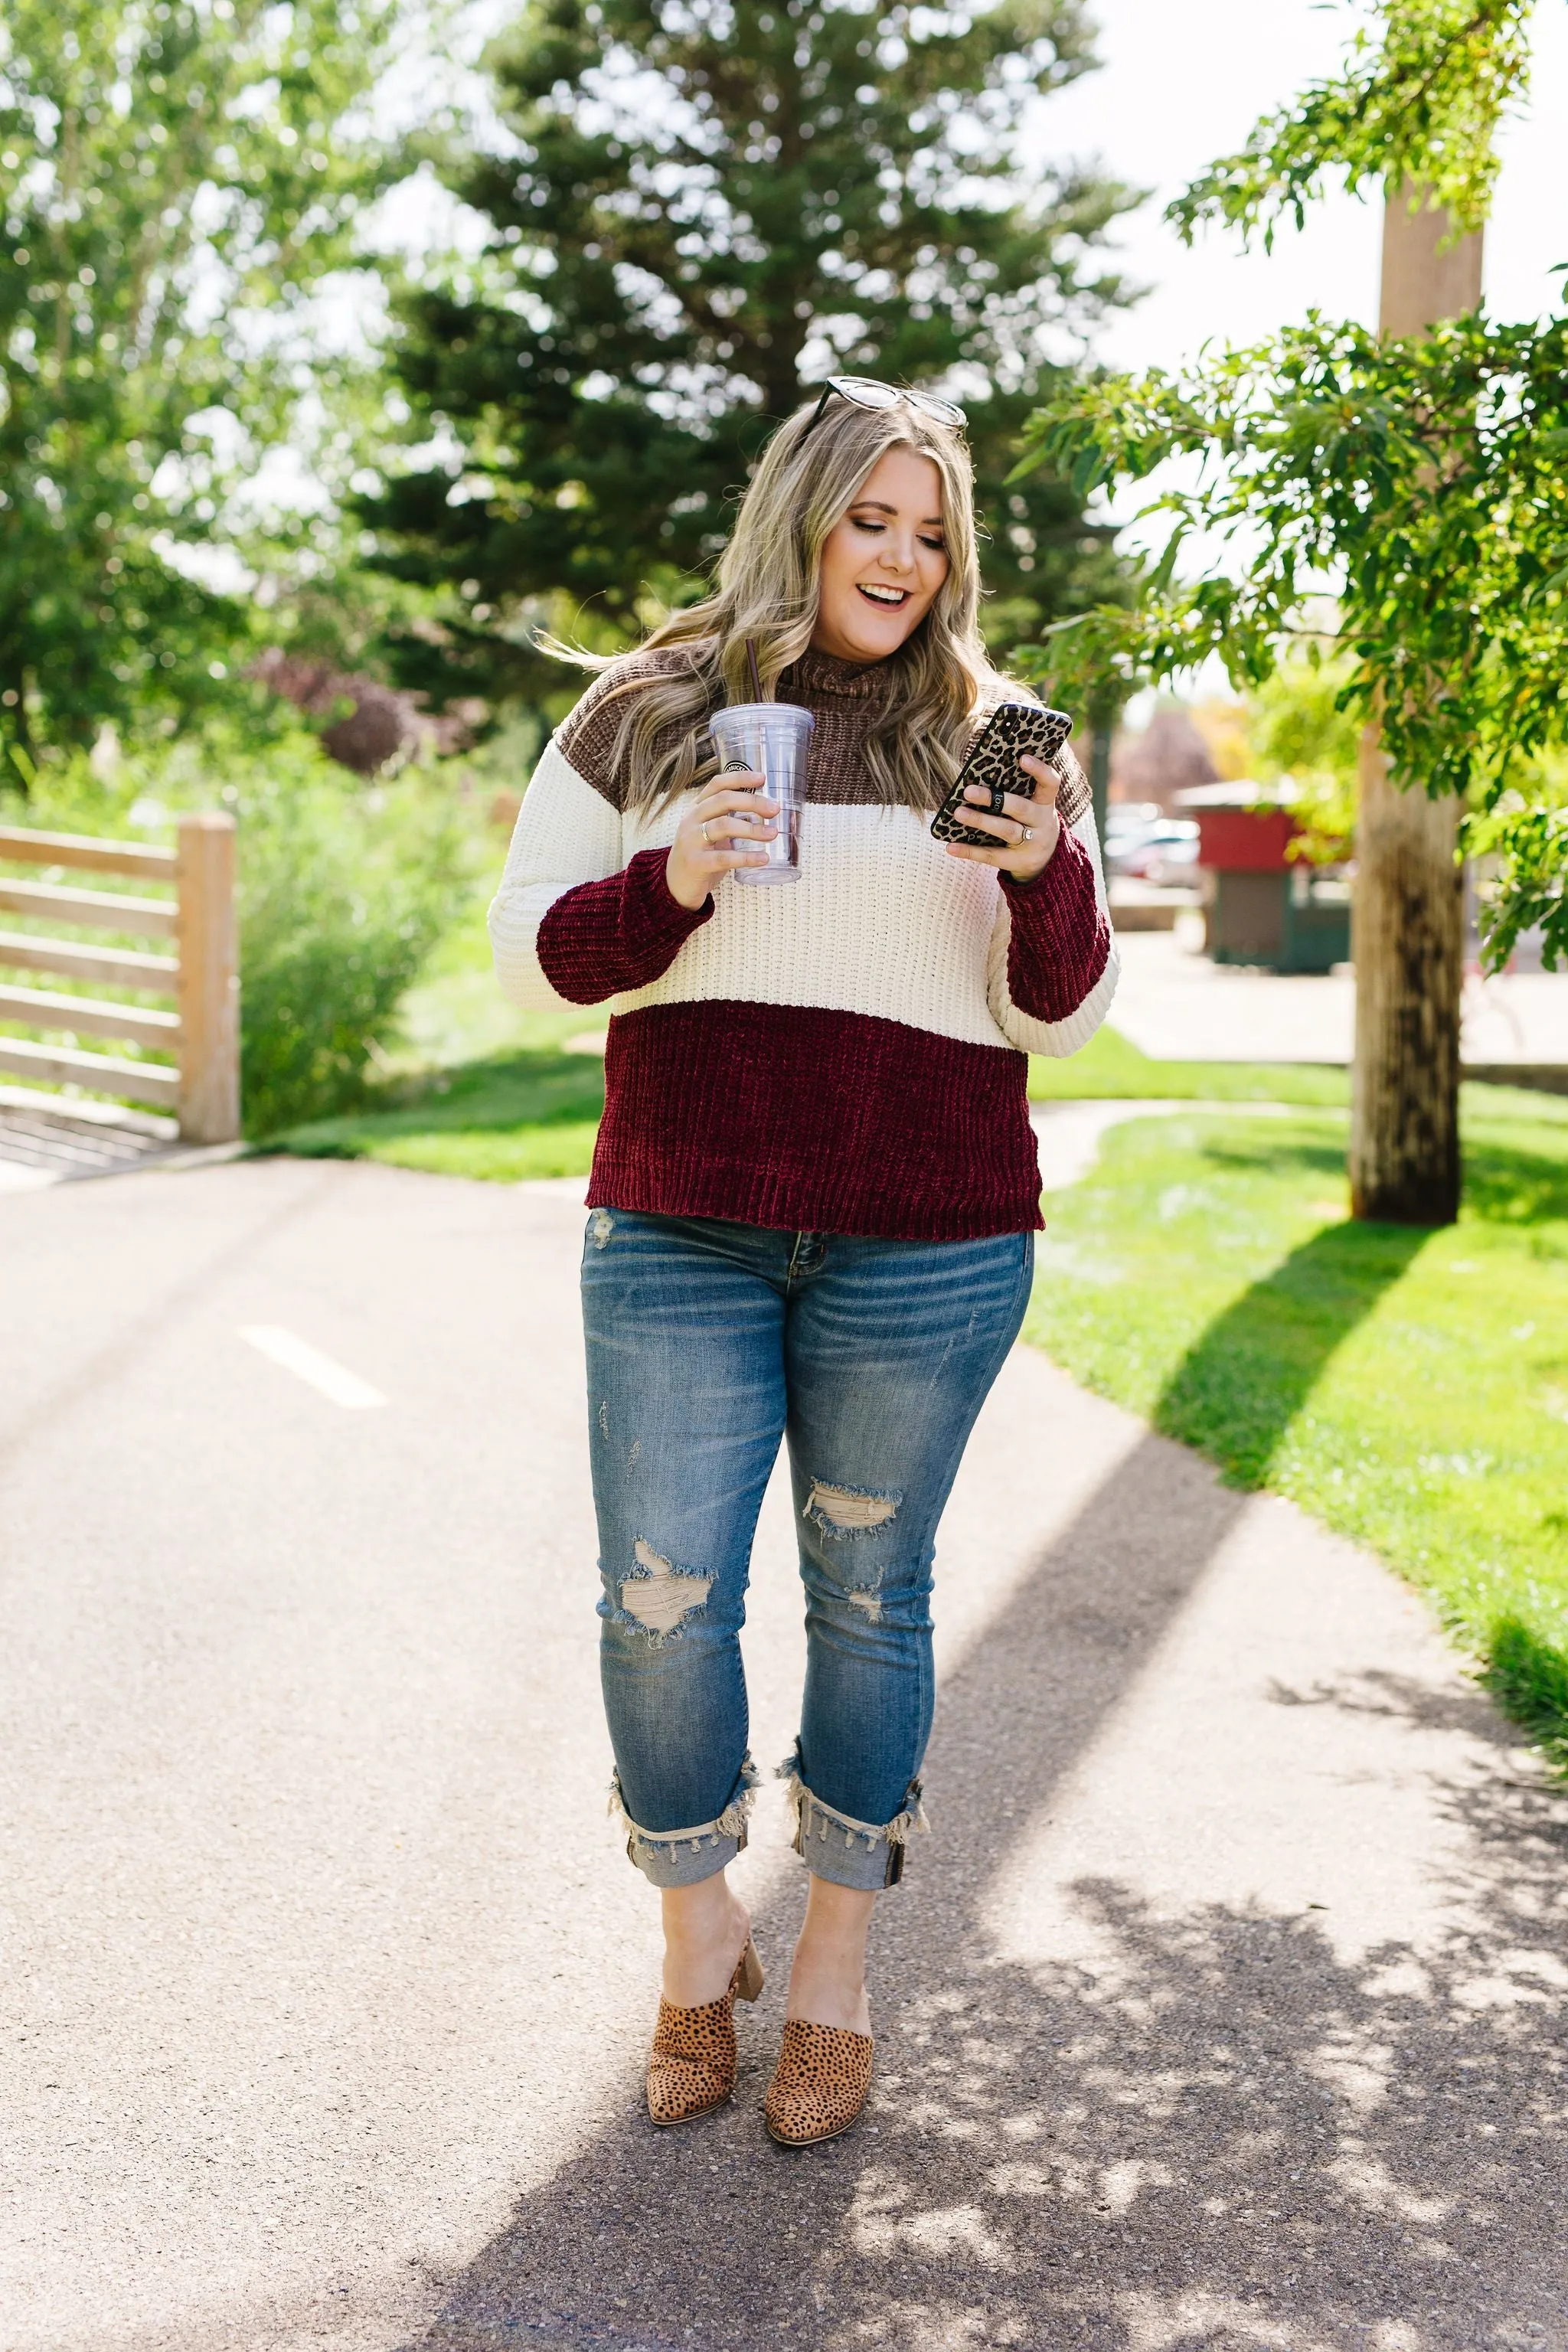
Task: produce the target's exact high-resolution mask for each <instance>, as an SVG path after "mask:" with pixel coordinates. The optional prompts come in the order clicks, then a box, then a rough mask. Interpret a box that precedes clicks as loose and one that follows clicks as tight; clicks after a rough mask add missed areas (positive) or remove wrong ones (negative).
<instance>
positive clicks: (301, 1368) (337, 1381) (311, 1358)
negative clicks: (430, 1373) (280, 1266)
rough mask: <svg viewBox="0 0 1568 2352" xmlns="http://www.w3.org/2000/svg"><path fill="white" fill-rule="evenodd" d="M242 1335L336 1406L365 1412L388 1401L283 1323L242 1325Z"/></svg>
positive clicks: (367, 1382) (253, 1345) (367, 1383)
mask: <svg viewBox="0 0 1568 2352" xmlns="http://www.w3.org/2000/svg"><path fill="white" fill-rule="evenodd" d="M239 1336H240V1338H241V1339H248V1340H249V1342H250V1344H251V1346H252V1347H253V1348H258V1349H260V1351H261V1353H262V1354H263V1355H264V1356H268V1357H270V1358H271V1360H272V1361H273V1362H274V1363H275V1364H281V1365H282V1367H283V1369H284V1370H285V1371H286V1372H292V1373H293V1374H294V1375H295V1377H296V1378H297V1379H299V1380H301V1381H305V1382H306V1383H307V1384H308V1385H309V1386H310V1388H313V1389H320V1391H321V1394H322V1395H323V1396H324V1397H331V1401H332V1402H333V1403H334V1404H341V1405H346V1406H347V1407H348V1408H349V1410H350V1411H351V1412H363V1411H364V1409H365V1408H366V1407H367V1406H369V1405H373V1404H384V1403H385V1402H386V1399H385V1398H384V1396H383V1395H382V1393H381V1391H380V1390H379V1389H373V1388H372V1386H371V1384H370V1382H369V1381H362V1380H361V1378H360V1376H359V1374H358V1373H357V1372H351V1371H350V1370H348V1368H347V1367H346V1365H343V1364H340V1363H337V1362H335V1361H334V1360H333V1359H332V1358H331V1356H324V1355H323V1354H322V1353H321V1349H320V1348H312V1347H311V1345H310V1341H309V1339H300V1337H299V1335H298V1333H296V1332H293V1331H286V1330H284V1328H283V1327H282V1325H281V1324H280V1323H245V1324H242V1325H241V1326H240V1332H239Z"/></svg>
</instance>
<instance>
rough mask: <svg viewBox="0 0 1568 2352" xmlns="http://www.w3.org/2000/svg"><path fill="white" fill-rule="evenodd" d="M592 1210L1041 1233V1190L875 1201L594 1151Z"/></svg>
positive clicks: (781, 1223) (882, 1231)
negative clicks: (1006, 1198)
mask: <svg viewBox="0 0 1568 2352" xmlns="http://www.w3.org/2000/svg"><path fill="white" fill-rule="evenodd" d="M584 1207H586V1208H589V1209H626V1210H627V1211H629V1212H631V1213H634V1214H636V1215H638V1216H644V1217H716V1218H720V1219H721V1220H722V1221H723V1222H724V1223H726V1224H732V1225H757V1226H760V1227H762V1228H763V1231H764V1232H772V1233H808V1234H845V1235H847V1236H853V1237H855V1238H857V1239H860V1240H867V1241H897V1242H978V1241H990V1240H992V1239H994V1237H995V1236H996V1235H998V1234H1026V1233H1042V1232H1043V1231H1044V1230H1045V1222H1046V1221H1045V1219H1044V1218H1043V1217H1042V1216H1041V1214H1040V1205H1039V1193H1038V1191H1036V1192H1035V1193H1034V1195H1033V1197H1032V1198H1031V1199H1030V1200H1028V1202H1024V1201H1023V1200H1021V1199H1020V1200H1016V1201H1013V1202H997V1201H988V1202H984V1204H982V1203H980V1202H973V1203H970V1204H966V1203H964V1202H951V1201H943V1202H913V1201H908V1202H898V1203H896V1204H894V1203H890V1202H882V1201H879V1202H870V1201H868V1200H865V1199H863V1198H862V1199H857V1198H856V1197H855V1196H854V1195H852V1194H850V1195H844V1194H837V1195H836V1194H834V1193H832V1192H825V1191H820V1190H816V1189H814V1188H812V1187H810V1186H809V1185H805V1184H800V1185H792V1184H773V1185H767V1184H763V1185H761V1186H759V1184H758V1181H757V1175H756V1171H755V1170H754V1169H736V1170H735V1171H733V1173H732V1174H731V1173H730V1172H729V1171H709V1172H706V1173H705V1174H704V1175H703V1177H702V1178H701V1179H700V1180H698V1179H687V1180H685V1181H682V1180H681V1179H680V1178H679V1176H677V1175H676V1174H675V1173H674V1172H673V1171H670V1170H668V1168H666V1169H660V1170H659V1171H658V1172H657V1174H656V1173H654V1172H652V1171H649V1170H647V1169H646V1168H638V1167H637V1165H636V1163H635V1162H633V1161H631V1160H618V1159H615V1158H612V1157H610V1156H609V1155H607V1154H600V1153H598V1152H595V1155H594V1172H593V1174H592V1176H591V1177H590V1178H589V1181H588V1192H587V1196H586V1199H585V1201H584Z"/></svg>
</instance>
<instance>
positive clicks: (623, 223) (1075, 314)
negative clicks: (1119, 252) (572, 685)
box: [364, 0, 1130, 696]
mask: <svg viewBox="0 0 1568 2352" xmlns="http://www.w3.org/2000/svg"><path fill="white" fill-rule="evenodd" d="M1092 62H1093V59H1092V57H1091V54H1090V48H1089V30H1088V26H1087V23H1086V20H1085V16H1084V14H1083V11H1082V8H1081V5H1080V0H1000V5H996V6H994V7H992V8H989V9H983V10H980V11H978V12H976V13H974V14H973V15H970V14H965V15H963V16H958V15H953V14H942V13H938V12H936V11H933V10H928V9H923V8H918V7H913V6H910V5H904V0H869V5H843V0H590V4H589V5H584V0H533V5H531V6H529V7H528V8H527V10H526V11H525V13H524V14H523V15H522V16H521V18H520V20H519V23H518V25H517V26H516V28H515V30H514V31H513V32H512V33H511V34H510V36H509V37H508V38H507V39H506V40H505V41H504V42H503V43H502V44H501V45H500V47H499V48H498V50H497V52H496V53H495V56H494V58H493V60H492V67H493V74H494V84H495V95H496V101H497V105H498V109H499V111H500V118H501V120H502V121H503V123H504V125H505V128H506V131H507V132H508V134H509V138H510V143H509V144H508V146H507V149H506V152H503V153H496V152H476V151H475V150H474V149H473V148H472V147H470V148H469V149H468V150H467V151H466V152H459V153H456V154H454V155H452V156H450V157H448V158H447V161H446V163H445V164H444V166H443V168H444V171H445V174H446V177H447V184H449V186H450V187H451V188H452V189H453V191H454V192H455V193H456V194H458V196H459V197H461V198H462V200H463V201H464V203H466V204H467V205H471V206H472V207H474V208H475V209H476V210H477V211H478V212H479V213H480V214H481V215H483V216H484V218H485V220H486V221H487V223H488V224H489V235H488V237H487V239H486V243H485V249H484V251H483V253H482V255H481V256H480V257H479V259H478V260H477V262H475V263H474V265H473V266H472V267H471V268H469V269H468V271H467V273H466V275H465V276H464V277H463V278H462V279H461V280H460V281H459V282H454V281H451V280H448V281H447V282H444V283H442V284H439V285H432V286H428V287H425V288H422V289H416V290H414V291H413V292H412V293H411V294H410V296H409V298H408V299H407V300H406V302H405V306H404V333H403V339H402V341H401V343H400V344H399V345H398V347H397V349H396V352H395V366H396V369H397V373H398V375H399V377H400V379H401V382H402V383H403V385H404V386H405V389H406V391H407V393H408V394H409V396H410V398H411V401H412V404H413V406H414V408H415V411H416V419H417V430H418V431H419V432H420V433H421V434H422V435H423V434H427V433H428V432H429V430H430V428H431V426H432V425H436V424H444V425H446V426H447V428H448V429H449V431H450V433H451V434H452V435H453V436H455V437H456V441H457V444H458V447H459V449H460V460H458V461H456V462H454V463H453V464H452V465H451V466H447V465H446V464H443V463H435V464H427V465H426V466H425V467H423V468H422V469H421V470H417V471H411V472H408V473H405V475H403V476H402V477H401V478H397V479H394V480H392V481H391V482H390V483H389V484H388V485H387V487H386V489H385V492H384V495H383V496H381V497H380V498H378V499H374V500H372V501H370V502H369V503H368V504H367V506H366V508H365V509H364V512H365V514H366V517H367V520H370V521H371V522H372V523H373V524H374V527H375V529H376V530H377V531H378V532H379V533H380V534H381V539H382V548H383V554H382V558H381V560H382V562H384V563H385V564H386V565H387V566H388V567H389V568H390V569H391V570H392V571H393V572H395V575H396V576H398V577H399V578H401V579H403V580H405V581H407V582H411V583H420V584H422V585H425V586H428V587H436V588H439V587H442V586H444V585H445V586H447V587H449V590H450V592H451V593H450V595H449V600H448V602H447V606H446V609H445V614H444V618H445V627H444V630H443V631H442V632H441V635H440V641H439V642H432V641H431V634H430V633H426V635H423V636H417V637H415V636H410V637H406V638H405V640H404V641H403V643H402V645H401V647H400V649H399V660H400V667H401V669H402V673H403V675H404V677H405V678H406V679H407V680H408V682H410V683H413V684H417V685H419V686H421V687H425V688H431V689H433V690H435V691H436V692H437V693H442V692H445V693H451V692H458V691H467V692H472V691H473V690H474V688H475V686H476V685H478V686H479V687H480V688H482V689H483V690H485V691H488V692H490V693H492V694H502V693H509V692H510V693H521V694H523V695H524V696H532V695H535V694H537V693H540V692H547V691H549V690H550V688H552V686H555V685H556V684H558V678H559V673H558V672H554V671H552V670H551V669H548V668H545V667H542V665H541V664H540V662H539V658H538V656H535V655H534V654H533V653H532V652H531V648H530V646H529V645H528V643H527V641H526V629H525V628H524V627H523V626H521V625H520V621H521V620H522V619H524V618H526V614H527V610H528V606H529V600H531V599H540V598H546V597H549V596H550V595H552V593H558V592H564V593H565V594H566V595H567V596H568V597H569V598H570V599H571V600H572V601H573V603H574V604H575V605H576V606H577V607H578V608H579V611H580V612H583V611H584V608H585V612H586V615H587V616H588V618H589V619H590V622H591V621H592V618H593V617H594V616H597V617H598V618H599V619H600V620H601V621H602V622H603V623H604V624H605V625H607V626H608V628H609V629H610V630H611V631H612V632H613V631H625V630H628V629H631V628H632V627H634V626H635V625H636V623H637V617H638V615H639V613H640V612H642V611H644V610H645V609H646V607H647V600H648V598H649V596H650V593H651V595H652V596H653V597H654V598H656V599H658V598H662V599H666V600H669V599H679V598H680V597H681V596H682V595H684V594H686V593H689V592H690V588H691V584H692V583H693V582H694V581H695V580H696V579H697V578H698V577H699V576H700V575H701V574H702V573H703V572H705V570H706V568H707V567H708V565H709V563H710V561H711V558H712V556H713V555H714V553H715V552H716V551H717V549H718V548H719V546H720V545H721V541H722V538H723V535H724V532H725V529H726V523H727V518H728V515H729V512H730V511H731V505H732V501H733V499H734V497H735V495H736V493H737V491H738V489H739V488H740V486H741V485H742V483H743V481H744V478H745V472H746V467H747V464H748V461H749V460H750V458H751V457H752V456H753V455H754V453H755V451H756V449H757V448H758V447H759V446H760V445H761V443H762V441H763V438H764V437H765V436H766V434H767V432H768V430H769V428H770V425H772V424H773V423H774V422H776V420H777V419H778V418H780V417H781V416H783V415H785V414H786V413H787V412H788V411H789V410H790V409H791V408H793V407H794V406H795V404H796V402H797V401H798V400H799V399H800V398H801V397H802V394H803V391H804V390H805V389H806V388H807V386H808V384H809V382H810V381H812V380H815V379H816V378H817V377H820V376H821V375H823V374H826V373H829V372H835V373H837V372H851V373H868V374H875V375H879V376H881V377H883V378H887V379H890V380H893V381H895V382H919V383H952V385H953V386H954V387H955V388H956V389H957V391H958V393H959V396H961V397H962V398H963V400H964V402H965V404H966V406H967V407H968V409H969V414H970V419H971V438H972V442H973V447H974V450H975V454H976V458H977V463H978V469H979V475H980V481H981V489H982V499H983V503H984V509H985V511H986V515H987V520H988V523H989V528H990V530H991V534H992V544H991V548H990V550H989V554H988V563H987V568H988V573H989V578H990V582H991V584H992V587H993V589H994V592H995V598H996V601H995V604H994V609H993V626H994V628H995V630H996V632H997V634H998V635H999V636H1000V637H1001V638H1002V640H1003V641H1004V642H1009V641H1013V640H1016V639H1017V638H1020V637H1024V636H1028V635H1033V634H1034V633H1035V632H1036V631H1037V628H1038V627H1039V625H1040V624H1041V622H1042V621H1043V620H1044V619H1046V618H1047V617H1049V616H1051V615H1054V614H1057V613H1058V612H1060V611H1062V610H1063V609H1065V608H1066V606H1067V605H1068V604H1069V603H1070V602H1071V601H1072V600H1073V599H1074V598H1076V597H1079V596H1081V594H1082V593H1084V589H1085V585H1086V583H1094V584H1095V585H1096V586H1097V587H1098V588H1100V589H1102V590H1109V589H1110V585H1111V583H1113V581H1114V579H1115V577H1116V566H1115V564H1114V563H1113V562H1112V561H1111V560H1110V558H1109V557H1108V556H1107V555H1106V553H1105V549H1104V541H1105V537H1106V535H1105V534H1103V533H1099V534H1097V532H1096V531H1095V530H1093V529H1092V528H1091V527H1090V526H1089V525H1088V524H1086V522H1085V520H1084V517H1083V514H1082V511H1081V507H1080V504H1079V500H1078V499H1076V498H1075V497H1074V496H1073V495H1072V494H1071V493H1070V492H1068V490H1067V489H1065V488H1063V486H1062V485H1061V484H1060V483H1058V482H1056V481H1053V480H1050V479H1048V478H1046V477H1045V476H1042V475H1036V476H1034V477H1031V478H1030V479H1029V480H1028V481H1027V482H1026V483H1023V484H1019V485H1015V486H1013V487H1012V488H1007V487H1006V486H1005V474H1006V472H1007V469H1008V467H1009V465H1010V463H1011V458H1012V454H1013V451H1014V448H1015V446H1016V436H1017V433H1018V431H1019V429H1020V427H1021V425H1022V424H1023V421H1024V419H1025V417H1026V415H1027V414H1028V413H1029V411H1030V409H1031V407H1032V406H1033V405H1034V404H1035V402H1036V401H1037V399H1038V397H1039V395H1040V393H1041V390H1042V388H1043V387H1045V386H1046V385H1047V384H1049V383H1051V382H1053V381H1055V380H1056V377H1057V375H1058V373H1060V366H1059V362H1060V361H1061V360H1062V359H1063V358H1064V357H1065V356H1067V355H1068V353H1069V352H1070V351H1071V350H1072V349H1073V348H1074V347H1075V344H1076V342H1077V340H1078V339H1079V338H1080V337H1081V336H1082V335H1084V334H1085V333H1087V332H1088V331H1089V329H1090V328H1091V327H1092V325H1093V323H1094V321H1095V320H1096V319H1097V318H1098V317H1100V315H1101V314H1102V313H1103V311H1104V310H1105V308H1106V306H1107V305H1108V304H1110V303H1112V302H1115V301H1117V300H1119V299H1122V294H1121V288H1120V285H1119V282H1118V281H1117V279H1116V278H1115V277H1114V276H1113V275H1112V274H1111V273H1110V271H1109V270H1108V269H1107V268H1105V266H1104V263H1103V259H1102V257H1100V256H1099V255H1097V252H1096V246H1097V242H1098V241H1099V240H1100V237H1101V235H1102V232H1103V231H1104V229H1105V227H1106V226H1107V224H1108V223H1109V222H1110V220H1111V218H1112V217H1113V216H1114V215H1115V214H1116V213H1117V212H1118V210H1119V209H1121V207H1122V206H1123V205H1125V204H1127V203H1128V202H1129V201H1130V199H1129V197H1128V195H1127V194H1126V192H1125V191H1123V190H1122V189H1121V188H1120V187H1117V186H1115V185H1113V184H1110V183H1109V182H1106V181H1104V180H1100V179H1095V178H1092V177H1090V176H1088V175H1086V174H1083V173H1078V172H1075V171H1073V170H1071V169H1068V168H1067V167H1064V166H1058V165H1056V164H1053V163H1040V162H1039V161H1038V152H1039V140H1040V135H1041V134H1040V130H1039V127H1038V124H1037V120H1036V110H1037V106H1038V102H1039V100H1040V99H1041V98H1042V97H1043V96H1048V95H1049V93H1050V92H1052V91H1053V90H1057V89H1061V88H1063V87H1064V86H1065V85H1066V84H1067V83H1068V82H1070V81H1072V80H1073V79H1076V78H1077V77H1078V76H1079V75H1080V74H1082V73H1084V72H1086V71H1088V70H1089V68H1090V66H1091V65H1092Z"/></svg>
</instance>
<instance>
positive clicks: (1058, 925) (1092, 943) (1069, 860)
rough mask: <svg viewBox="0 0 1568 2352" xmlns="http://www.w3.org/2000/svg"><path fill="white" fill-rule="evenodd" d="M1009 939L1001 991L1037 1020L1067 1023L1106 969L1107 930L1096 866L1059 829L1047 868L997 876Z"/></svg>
mask: <svg viewBox="0 0 1568 2352" xmlns="http://www.w3.org/2000/svg"><path fill="white" fill-rule="evenodd" d="M1002 887H1003V889H1004V891H1005V893H1006V898H1007V912H1008V914H1009V916H1010V917H1011V919H1012V927H1013V936H1012V939H1011V940H1010V942H1009V944H1008V950H1007V992H1008V994H1009V995H1010V996H1011V998H1012V1000H1013V1002H1014V1003H1015V1004H1016V1006H1017V1007H1018V1010H1019V1011H1020V1012H1021V1013H1027V1014H1028V1015H1029V1017H1030V1018H1031V1020H1035V1021H1065V1020H1066V1019H1067V1017H1068V1013H1075V1012H1076V1011H1077V1010H1078V1007H1079V1005H1080V1004H1081V1003H1083V1000H1084V998H1085V997H1086V996H1087V995H1088V994H1089V990H1090V989H1091V988H1092V987H1093V986H1094V983H1095V982H1096V981H1097V980H1098V979H1099V978H1100V973H1101V972H1102V971H1104V970H1105V966H1106V961H1107V959H1108V958H1109V956H1110V924H1109V923H1108V922H1107V921H1106V919H1105V917H1104V915H1103V914H1102V913H1101V912H1100V904H1099V901H1098V899H1097V898H1096V896H1095V888H1094V861H1093V859H1092V858H1091V857H1090V856H1089V852H1088V850H1087V849H1086V848H1085V847H1084V845H1083V844H1082V842H1081V841H1079V838H1078V835H1076V834H1074V833H1069V832H1068V829H1067V827H1066V826H1065V825H1064V826H1063V827H1062V833H1061V838H1060V840H1059V841H1058V843H1057V846H1056V851H1055V854H1054V855H1053V856H1052V858H1051V862H1050V864H1049V865H1048V866H1046V867H1044V868H1043V869H1042V871H1041V872H1040V873H1038V874H1037V875H1035V876H1034V877H1033V878H1032V879H1031V880H1030V881H1027V882H1018V881H1015V879H1014V877H1012V875H1010V874H1004V875H1003V877H1002Z"/></svg>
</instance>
